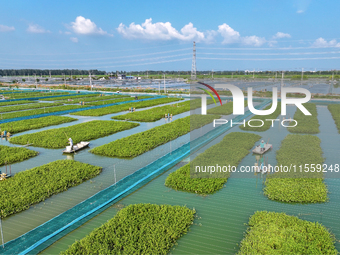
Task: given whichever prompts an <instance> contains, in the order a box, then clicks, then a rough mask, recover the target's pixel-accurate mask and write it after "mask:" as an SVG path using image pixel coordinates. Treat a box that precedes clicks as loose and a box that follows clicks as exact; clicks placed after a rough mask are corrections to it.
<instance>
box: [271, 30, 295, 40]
mask: <svg viewBox="0 0 340 255" xmlns="http://www.w3.org/2000/svg"><path fill="white" fill-rule="evenodd" d="M291 37H292V36H291V35H290V34H287V33H282V32H277V33H276V34H275V35H274V36H273V39H281V38H291Z"/></svg>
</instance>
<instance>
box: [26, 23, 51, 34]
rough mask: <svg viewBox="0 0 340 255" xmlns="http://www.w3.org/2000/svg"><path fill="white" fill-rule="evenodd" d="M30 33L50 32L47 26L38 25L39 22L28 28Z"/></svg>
mask: <svg viewBox="0 0 340 255" xmlns="http://www.w3.org/2000/svg"><path fill="white" fill-rule="evenodd" d="M26 31H27V32H29V33H33V34H44V33H50V31H49V30H46V29H45V28H43V27H41V26H39V25H37V24H30V25H29V26H28V28H27V30H26Z"/></svg>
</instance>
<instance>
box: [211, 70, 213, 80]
mask: <svg viewBox="0 0 340 255" xmlns="http://www.w3.org/2000/svg"><path fill="white" fill-rule="evenodd" d="M211 78H212V79H214V69H213V70H211Z"/></svg>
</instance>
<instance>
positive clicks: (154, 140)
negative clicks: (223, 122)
mask: <svg viewBox="0 0 340 255" xmlns="http://www.w3.org/2000/svg"><path fill="white" fill-rule="evenodd" d="M219 117H220V116H219V115H196V116H188V117H185V118H182V119H177V120H174V121H172V122H170V123H168V124H165V125H162V126H158V127H154V128H152V129H149V130H147V131H144V132H141V133H137V134H134V135H130V136H128V137H124V138H121V139H118V140H116V141H113V142H111V143H108V144H104V145H102V146H99V147H96V148H94V149H92V150H90V152H92V153H94V154H98V155H102V156H108V157H136V156H138V155H141V154H143V153H145V152H147V151H150V150H152V149H154V148H156V147H157V146H159V145H162V144H164V143H167V142H169V141H171V140H174V139H176V138H177V137H180V136H182V135H185V134H187V133H189V132H190V130H193V129H195V128H199V127H201V126H203V125H205V124H208V123H210V122H212V121H213V120H214V119H215V118H219ZM191 119H195V121H193V123H195V124H193V125H192V126H191V125H190V121H191ZM190 128H191V129H190Z"/></svg>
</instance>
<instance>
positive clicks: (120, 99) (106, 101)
mask: <svg viewBox="0 0 340 255" xmlns="http://www.w3.org/2000/svg"><path fill="white" fill-rule="evenodd" d="M144 98H150V96H142V97H138V99H144ZM133 100H135V98H134V97H123V98H116V99H111V100H101V101H95V102H90V103H87V105H104V104H113V103H118V102H125V101H133Z"/></svg>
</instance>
